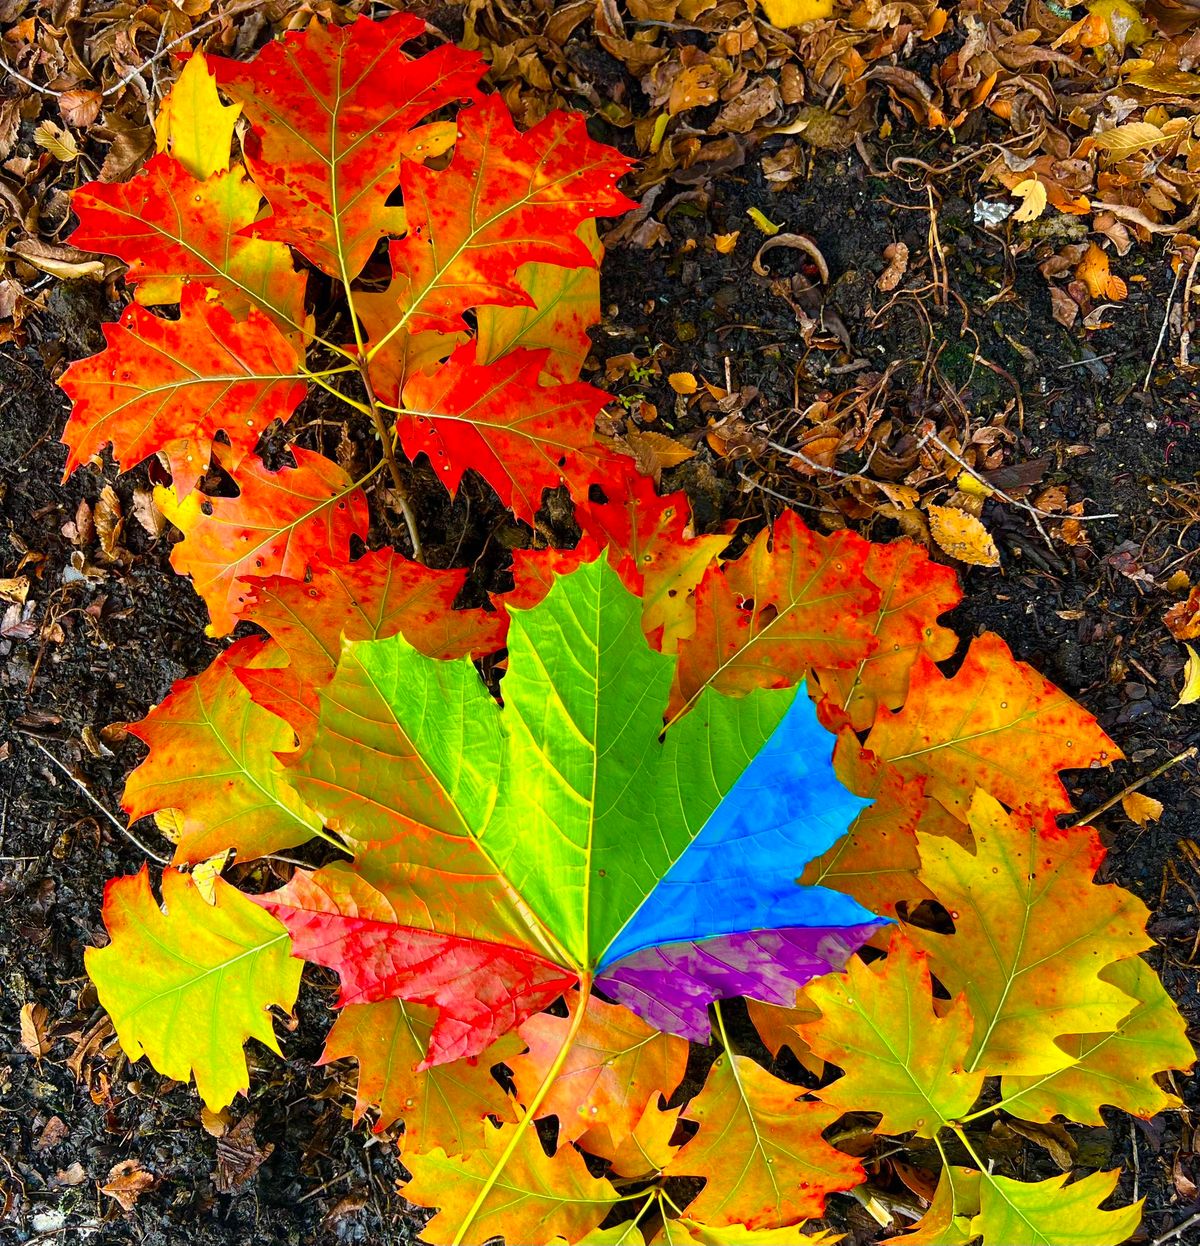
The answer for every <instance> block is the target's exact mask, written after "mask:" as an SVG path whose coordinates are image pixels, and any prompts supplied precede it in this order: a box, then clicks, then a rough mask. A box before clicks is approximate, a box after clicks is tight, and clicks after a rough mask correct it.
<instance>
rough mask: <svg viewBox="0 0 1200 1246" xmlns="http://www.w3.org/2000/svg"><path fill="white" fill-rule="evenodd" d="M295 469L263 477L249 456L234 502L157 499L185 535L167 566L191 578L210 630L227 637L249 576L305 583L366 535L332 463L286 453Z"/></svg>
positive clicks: (356, 503)
mask: <svg viewBox="0 0 1200 1246" xmlns="http://www.w3.org/2000/svg"><path fill="white" fill-rule="evenodd" d="M292 457H293V458H294V459H295V460H296V466H295V467H284V468H281V469H280V470H279V471H277V472H272V471H269V470H268V469H267V467H266V465H265V464H264V463H262V462H261V460H259V459H257V458H254V457H251V458H248V459H247V460H246V461H245V462H244V463H243V464H242V467H241V469H240V470H239V471H238V474H237V483H238V488H239V489H240V490H241V492H240V493H239V495H238V496H237V497H236V498H202V497H201V495H200V494H199V493H192V494H190V495H189V496H188V497H187V498H185V499H184V500H183V501H182V502H177V501H176V500H175V498H174V495H173V493H172V492H171V491H170V490H167V489H158V490H156V491H155V500H156V501H157V502H158V504H159V506H160V507H161V508H162V510H163V512H164V514H166V516H167V518H168V519H169V520H170V521H171V522H172V523H173V524H174V525H175V526H176V527H177V528H181V529H182V530H183V532H184V539H183V540H182V541H181V542H180V543H179V544H178V545H176V546H175V548H174V550H172V552H171V566H172V567H174V568H175V570H176V571H178V572H179V574H180V575H190V576H191V577H192V583H193V584H194V586H195V588H196V592H198V593H199V594H200V596H201V597H203V598H204V601H205V603H206V604H207V606H208V612H209V615H210V617H211V618H212V623H211V625H210V627H209V632H210V633H211V634H212V635H214V636H225V635H227V634H228V633H229V632H231V631H233V628H234V626H235V625H236V624H237V621H238V619H239V618H240V617H241V611H242V608H243V607H244V605H245V603H246V597H247V593H248V590H247V587H246V585H245V584H244V583H243V582H242V581H243V580H245V578H246V577H247V576H253V575H258V576H262V575H272V574H275V575H283V576H286V577H288V578H289V579H293V580H301V579H303V578H304V575H305V572H306V571H307V569H308V568H309V567H310V566H312V565H313V564H314V563H316V562H317V561H318V560H319V559H321V558H334V559H337V558H345V557H346V556H347V555H348V554H349V552H350V538H351V536H355V535H357V536H361V537H364V538H365V537H366V535H367V528H368V525H369V523H370V514H369V512H368V510H367V500H366V498H365V497H364V496H363V492H362V490H361V489H354V488H353V487H352V483H351V481H350V478H349V477H348V476H347V475H346V473H345V472H344V471H342V469H341V468H340V467H338V465H337V464H336V463H333V462H330V460H329V459H327V458H325V457H324V456H323V455H320V454H315V453H313V451H311V450H301V449H300V448H299V447H296V446H293V447H292Z"/></svg>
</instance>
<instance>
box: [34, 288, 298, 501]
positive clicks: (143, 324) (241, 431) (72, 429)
mask: <svg viewBox="0 0 1200 1246" xmlns="http://www.w3.org/2000/svg"><path fill="white" fill-rule="evenodd" d="M104 337H105V341H106V342H107V349H105V350H104V351H102V352H101V353H100V354H98V355H93V356H91V358H89V359H81V360H79V361H78V362H77V363H73V364H71V366H70V367H69V368H68V369H67V370H66V372H64V373H63V375H62V377H61V379H60V380H59V384H60V385H61V386H62V387H63V389H64V390H65V391H66V393H67V396H68V397H69V398H70V399H71V403H72V408H71V416H70V419H68V421H67V427H66V429H65V430H64V431H63V441H65V442H66V444H67V446H68V447H69V448H70V453H69V454H68V455H67V466H66V471H65V472H64V474H63V479H64V480H65V479H66V477H67V476H69V475H70V474H71V473H72V472H73V471H74V470H75V469H76V468H77V467H78V466H79V465H80V464H82V463H86V462H87V460H88V459H90V458H91V457H92V455H94V454H98V453H99V452H100V451H101V450H102V449H103V448H104V446H105V445H106V444H107V443H109V442H111V443H112V448H113V458H115V459H116V460H117V462H118V463H120V464H123V465H124V466H125V467H126V468H129V467H132V466H133V465H134V464H135V463H140V462H141V461H142V459H144V458H148V457H149V456H150V455H152V454H154V453H156V452H157V451H159V450H165V452H166V454H167V456H168V457H169V458H170V460H171V475H172V477H173V479H174V483H175V490H176V493H177V494H178V495H179V496H180V497H184V496H185V495H187V494H188V493H190V492H191V491H192V489H193V487H194V486H195V484H196V481H197V480H198V479H199V477H200V476H201V475H202V474H203V473H204V472H205V471H206V470H207V468H208V464H209V459H210V458H211V455H212V442H213V437H214V436H215V435H216V434H217V433H218V432H220V431H222V430H224V431H225V432H226V433H227V434H228V437H229V444H230V452H227V454H226V458H227V460H228V465H229V466H230V467H231V468H236V467H237V465H238V464H239V463H240V462H241V461H242V459H243V458H245V456H246V455H247V454H249V453H250V451H251V450H253V449H254V444H255V442H256V441H257V440H258V436H259V434H260V433H261V432H262V430H263V429H264V428H266V426H267V425H268V424H270V423H271V421H272V420H275V419H280V420H286V419H287V418H288V417H289V416H290V415H291V414H292V412H293V411H295V409H296V408H297V407H298V406H299V405H300V402H301V401H302V399H303V398H304V395H305V392H306V386H305V383H304V380H303V379H302V378H301V377H300V375H299V368H300V357H299V355H298V354H297V353H296V350H295V347H293V346H292V344H291V343H290V342H289V341H288V340H287V338H285V337H284V336H283V334H282V333H281V332H280V331H279V329H277V328H276V327H275V325H274V324H273V323H272V322H271V321H270V320H269V319H267V317H266V316H264V315H263V314H262V312H260V311H257V310H251V311H250V313H249V315H248V316H247V318H246V320H244V321H242V322H238V321H236V320H234V318H233V316H232V315H231V314H230V313H229V311H228V310H226V308H224V307H223V306H222V305H221V304H220V303H217V302H214V301H212V300H211V299H210V298H209V297H208V295H207V292H206V290H205V289H204V287H203V286H202V285H199V284H198V283H196V282H191V281H189V282H188V283H187V284H186V285H185V286H184V287H183V295H182V300H181V303H180V308H179V319H178V320H164V319H163V318H162V317H160V316H155V315H153V314H152V313H151V312H148V311H146V310H145V309H144V308H141V307H138V306H137V304H136V303H131V304H130V305H129V306H128V307H127V308H126V309H125V311H124V313H123V314H122V316H121V319H120V321H118V323H116V324H107V325H105V326H104Z"/></svg>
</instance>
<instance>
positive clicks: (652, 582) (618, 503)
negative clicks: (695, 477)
mask: <svg viewBox="0 0 1200 1246" xmlns="http://www.w3.org/2000/svg"><path fill="white" fill-rule="evenodd" d="M600 487H601V489H602V490H603V491H604V493H605V494H606V495H607V496H606V500H605V501H603V502H596V501H593V500H591V499H590V498H588V499H586V500H584V501H581V502H580V504H579V506H578V507H577V508H576V512H575V514H576V520H577V522H578V523H579V526H580V527H581V528H582V529H583V532H584V535H585V536H589V537H591V538H592V541H593V542H594V544H595V546H596V547H597V548H604V547H606V546H607V548H608V558H609V561H610V562H611V563H612V564H613V566H614V567H615V568H616V570H617V571H618V572H619V573H620V576H621V579H622V581H623V583H624V584H625V586H626V587H627V588H628V589H630V590H631V591H632V592H635V593H637V594H638V596H640V597H641V599H642V630H643V631H644V632H645V633H646V635H647V636H651V637H656V638H657V640H658V643H657V645H656V648H659V649H661V651H662V652H664V653H674V652H675V650H676V649H677V647H678V644H679V641H680V640H681V639H683V638H685V637H687V636H690V635H691V634H692V632H694V631H695V629H696V606H695V600H694V598H693V591H694V590H695V587H696V585H697V584H698V583H699V582H700V580H701V579H702V578H703V576H704V573H705V571H707V570H708V568H709V567H710V566H711V565H712V564H713V563H714V562H715V561H716V559H717V556H718V555H719V554H720V553H721V551H722V550H724V548H725V547H726V546H727V545H728V544H729V541H730V539H731V538H730V537H729V536H728V535H721V534H717V535H713V536H692V535H689V528H690V522H691V507H690V506H689V504H688V499H687V494H686V493H682V492H679V493H670V494H667V495H665V496H663V497H660V496H659V495H658V493H657V492H656V491H655V488H654V481H653V480H651V479H650V477H649V476H641V475H637V474H635V473H633V472H629V471H622V472H620V473H618V474H616V475H615V476H614V477H612V478H605V479H604V480H602V481H601V482H600ZM660 629H661V633H660ZM656 634H657V636H656Z"/></svg>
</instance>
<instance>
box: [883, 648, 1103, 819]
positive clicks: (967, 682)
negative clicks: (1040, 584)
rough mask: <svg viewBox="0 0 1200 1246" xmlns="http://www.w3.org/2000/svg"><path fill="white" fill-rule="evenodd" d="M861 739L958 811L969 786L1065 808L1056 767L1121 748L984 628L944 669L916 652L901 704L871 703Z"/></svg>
mask: <svg viewBox="0 0 1200 1246" xmlns="http://www.w3.org/2000/svg"><path fill="white" fill-rule="evenodd" d="M867 748H869V749H870V750H871V752H872V753H874V754H875V756H876V757H878V758H879V759H880V760H881V761H883V762H885V763H886V764H887V765H890V766H895V767H896V769H897V770H899V771H900V773H901V774H903V775H905V776H906V777H908V778H915V777H917V776H919V775H925V776H926V777H927V781H928V785H927V788H926V790H927V791H928V793H929V795H931V796H933V797H935V798H936V799H937V800H939V801H941V802H942V804H943V805H945V806H946V808H947V809H949V810H951V811H952V812H954V813H955V814H956V815H957V816H958V817H959V818H960V819H962V820H964V821H965V820H966V810H967V806H968V805H969V803H970V800H971V794H972V793H973V792H974V790H975V788H976V787H982V788H984V789H985V790H987V791H988V792H990V793H991V794H992V795H993V796H995V797H996V798H997V799H999V800H1002V801H1003V802H1004V803H1005V804H1006V805H1008V806H1010V807H1011V808H1018V807H1020V806H1022V805H1025V804H1029V803H1032V802H1036V803H1037V804H1038V805H1039V806H1041V807H1042V808H1045V809H1051V810H1054V811H1063V810H1067V809H1069V808H1070V807H1071V802H1070V798H1069V797H1068V796H1067V791H1066V788H1064V787H1063V784H1062V780H1061V779H1060V778H1059V777H1058V776H1059V772H1060V771H1062V770H1075V769H1084V768H1086V767H1088V766H1095V765H1107V764H1109V763H1110V762H1113V761H1119V760H1120V759H1121V757H1122V756H1123V754H1122V753H1121V750H1120V749H1119V748H1117V746H1116V745H1115V744H1114V743H1113V742H1112V740H1110V739H1109V738H1108V736H1107V735H1106V734H1105V733H1104V732H1103V731H1102V730H1101V729H1100V726H1099V724H1098V723H1097V722H1096V720H1095V718H1093V717H1092V715H1091V714H1089V713H1088V712H1087V711H1086V710H1084V709H1083V708H1082V707H1081V706H1079V705H1077V704H1076V703H1075V702H1074V701H1073V700H1071V698H1070V697H1069V696H1068V695H1067V694H1066V693H1065V692H1063V691H1062V690H1061V689H1059V688H1056V687H1055V686H1054V685H1053V684H1052V683H1050V681H1049V680H1047V679H1046V678H1045V677H1044V676H1042V675H1039V674H1038V672H1037V671H1035V670H1034V669H1033V667H1031V666H1028V665H1027V664H1026V663H1024V662H1018V661H1016V660H1015V659H1014V658H1013V656H1012V653H1011V652H1010V651H1009V648H1008V646H1007V645H1006V644H1005V643H1004V641H1003V640H1001V639H1000V637H999V636H996V635H993V634H992V633H991V632H985V633H984V634H983V635H982V636H980V637H978V638H977V639H975V640H973V641H972V642H971V647H970V648H969V649H968V650H967V655H966V657H965V659H964V660H963V664H962V666H961V667H959V669H958V671H957V673H956V674H955V675H953V676H952V677H951V678H949V679H947V678H946V676H945V675H943V674H942V673H941V671H939V670H938V668H937V667H936V666H935V665H934V664H933V663H932V662H931V661H930V660H929V659H928V658H927V657H925V656H924V655H922V656H920V657H919V658H918V659H917V662H916V665H915V666H914V667H913V670H912V675H911V677H910V680H909V689H908V698H907V700H906V701H905V703H904V708H903V709H901V710H900V711H899V713H896V714H892V713H889V712H888V711H887V710H886V709H884V708H883V707H880V709H879V712H878V715H877V717H876V719H875V725H874V727H873V728H872V729H871V734H870V736H869V737H868V738H867Z"/></svg>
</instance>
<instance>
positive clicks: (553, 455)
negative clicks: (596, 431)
mask: <svg viewBox="0 0 1200 1246" xmlns="http://www.w3.org/2000/svg"><path fill="white" fill-rule="evenodd" d="M546 355H547V352H546V351H528V350H515V351H513V352H512V353H511V354H509V355H505V356H504V357H503V358H501V359H498V360H496V362H495V363H489V364H478V363H476V362H475V344H474V343H473V342H471V343H468V344H467V345H465V346H460V347H459V348H458V349H457V350H456V351H455V352H454V353H453V354H452V355H451V356H450V358H449V359H448V360H447V361H446V362H445V363H444V364H442V366H441V367H440V368H438V369H437V371H436V372H434V373H433V375H432V376H427V375H425V374H424V373H418V374H417V375H416V376H413V377H412V378H411V379H410V380H409V382H408V384H407V385H406V386H405V388H404V405H405V408H406V410H407V414H405V415H402V416H401V417H400V419H399V422H398V428H399V432H400V441H401V444H402V445H403V447H404V452H405V453H406V454H407V455H408V456H409V458H413V457H415V456H416V455H418V454H422V453H424V454H427V455H428V456H429V461H430V462H431V463H432V464H433V466H434V469H435V471H436V472H437V474H438V476H439V477H440V478H441V481H442V483H443V484H444V485H445V486H446V488H447V489H448V490H449V491H450V492H451V494H454V493H456V492H457V491H458V486H459V483H460V482H461V481H462V478H463V473H464V472H465V471H466V470H467V469H468V468H474V469H475V471H477V472H479V474H480V475H481V476H482V477H483V478H484V479H485V480H486V481H487V482H488V484H490V485H491V486H492V488H493V489H495V490H496V492H497V493H498V494H499V495H500V500H501V501H502V502H503V503H504V504H505V506H508V507H509V508H510V509H512V510H513V511H514V512H515V513H516V515H517V517H518V518H519V519H525V520H527V521H528V522H530V523H532V522H533V517H534V514H535V513H536V511H537V509H538V507H539V506H540V505H541V504H542V491H543V490H544V489H552V488H554V487H555V486H556V485H558V484H559V483H565V484H566V485H567V487H568V488H569V489H570V490H571V493H572V495H573V496H574V497H576V498H583V497H586V496H587V491H588V488H589V486H590V485H592V484H594V483H595V482H596V481H597V480H599V479H600V476H601V471H602V468H603V467H604V465H605V464H606V463H607V461H608V459H609V457H610V456H608V455H607V452H606V451H604V450H602V449H601V448H600V447H599V446H598V445H596V444H595V442H594V440H593V436H592V430H593V427H594V425H595V422H596V416H597V414H598V413H599V412H600V409H601V408H602V407H603V406H604V404H605V403H606V402H607V401H608V395H607V394H606V393H604V391H603V390H599V389H595V388H593V387H592V386H591V385H585V384H583V383H582V382H574V383H572V384H570V385H540V384H539V383H538V377H539V375H540V373H541V371H542V367H543V365H544V364H545V361H546Z"/></svg>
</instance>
